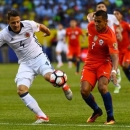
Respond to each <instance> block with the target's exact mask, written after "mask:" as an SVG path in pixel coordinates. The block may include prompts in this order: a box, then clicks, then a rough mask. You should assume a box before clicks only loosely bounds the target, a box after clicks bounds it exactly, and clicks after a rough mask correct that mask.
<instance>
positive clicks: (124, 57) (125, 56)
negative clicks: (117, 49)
mask: <svg viewBox="0 0 130 130" xmlns="http://www.w3.org/2000/svg"><path fill="white" fill-rule="evenodd" d="M126 62H127V63H130V51H129V50H127V51H126V52H125V53H119V64H120V65H121V66H122V64H123V63H126Z"/></svg>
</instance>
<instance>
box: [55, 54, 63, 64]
mask: <svg viewBox="0 0 130 130" xmlns="http://www.w3.org/2000/svg"><path fill="white" fill-rule="evenodd" d="M56 58H57V61H58V63H62V57H61V55H57V56H56Z"/></svg>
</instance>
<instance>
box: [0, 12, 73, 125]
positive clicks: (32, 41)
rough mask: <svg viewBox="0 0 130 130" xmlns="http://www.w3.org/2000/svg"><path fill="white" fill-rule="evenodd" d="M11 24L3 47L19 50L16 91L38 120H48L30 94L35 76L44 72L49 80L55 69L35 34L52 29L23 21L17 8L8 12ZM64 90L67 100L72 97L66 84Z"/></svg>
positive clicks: (0, 34)
mask: <svg viewBox="0 0 130 130" xmlns="http://www.w3.org/2000/svg"><path fill="white" fill-rule="evenodd" d="M7 16H8V26H7V27H6V28H4V29H3V30H2V31H1V32H0V46H2V45H3V44H4V43H7V44H8V45H9V46H10V47H11V48H12V49H13V50H14V52H15V53H16V55H17V57H18V63H19V64H20V66H19V69H18V73H17V75H16V78H15V82H16V84H17V92H18V95H19V96H20V98H21V99H22V100H23V102H24V104H25V105H26V106H27V107H28V108H29V109H30V110H31V111H33V112H34V113H35V114H36V116H37V120H36V122H35V123H43V122H48V121H49V118H48V117H47V116H46V115H45V113H44V112H43V111H42V110H41V109H40V107H39V105H38V103H37V101H36V100H35V99H34V98H33V97H32V96H31V95H30V94H29V88H30V86H31V84H32V82H33V80H34V77H35V76H36V75H42V76H43V77H44V79H45V80H46V81H48V82H50V75H51V73H52V72H53V71H54V69H53V67H52V66H51V63H50V61H49V60H48V58H47V56H46V54H45V53H43V51H42V48H41V46H40V44H39V43H38V40H37V38H36V36H35V32H38V31H41V32H43V33H44V36H49V35H50V34H51V33H50V30H49V29H48V28H47V27H46V26H44V25H42V24H39V23H36V22H34V21H30V20H24V21H21V19H20V14H19V12H18V11H16V10H11V11H9V12H8V15H7ZM62 89H63V92H64V94H65V96H66V98H67V99H68V100H71V99H72V91H71V90H70V88H69V86H68V85H67V84H65V85H64V86H63V87H62Z"/></svg>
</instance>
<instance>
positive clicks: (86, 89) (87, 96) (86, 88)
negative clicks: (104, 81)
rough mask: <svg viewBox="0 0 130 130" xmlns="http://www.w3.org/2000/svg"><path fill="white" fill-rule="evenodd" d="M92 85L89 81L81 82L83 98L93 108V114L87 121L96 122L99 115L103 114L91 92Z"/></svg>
mask: <svg viewBox="0 0 130 130" xmlns="http://www.w3.org/2000/svg"><path fill="white" fill-rule="evenodd" d="M91 90H92V86H91V85H90V84H89V83H88V82H87V81H83V82H82V83H81V95H82V98H83V100H84V101H85V102H86V103H87V104H88V106H90V107H91V108H92V109H93V111H94V112H93V114H92V115H91V116H90V117H89V118H88V119H87V122H88V123H89V122H95V120H96V119H97V117H99V116H101V115H102V113H103V112H102V110H101V109H100V108H99V107H98V105H97V103H96V102H95V100H94V97H93V95H92V94H91V93H90V92H91Z"/></svg>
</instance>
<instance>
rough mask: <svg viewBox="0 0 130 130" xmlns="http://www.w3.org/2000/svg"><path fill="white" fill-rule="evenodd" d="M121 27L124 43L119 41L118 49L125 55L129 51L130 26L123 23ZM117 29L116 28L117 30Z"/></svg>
mask: <svg viewBox="0 0 130 130" xmlns="http://www.w3.org/2000/svg"><path fill="white" fill-rule="evenodd" d="M120 25H121V26H122V32H121V34H122V41H119V40H118V39H117V42H118V49H119V52H120V53H125V52H126V51H127V48H128V46H129V45H130V41H129V33H130V24H128V23H127V22H125V21H121V22H120ZM116 28H117V27H116V26H115V29H116ZM117 35H118V34H117Z"/></svg>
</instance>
